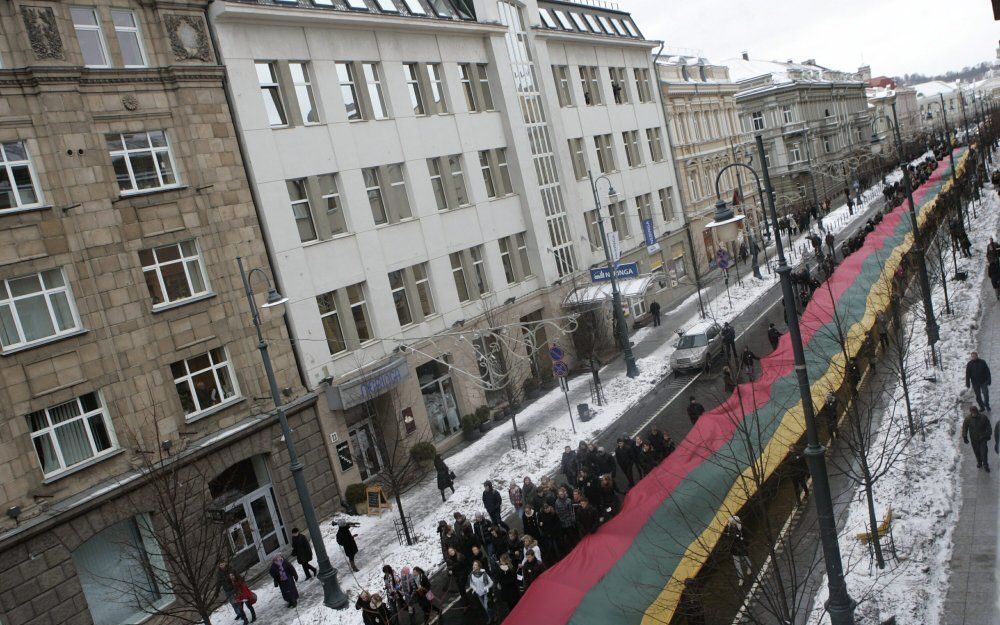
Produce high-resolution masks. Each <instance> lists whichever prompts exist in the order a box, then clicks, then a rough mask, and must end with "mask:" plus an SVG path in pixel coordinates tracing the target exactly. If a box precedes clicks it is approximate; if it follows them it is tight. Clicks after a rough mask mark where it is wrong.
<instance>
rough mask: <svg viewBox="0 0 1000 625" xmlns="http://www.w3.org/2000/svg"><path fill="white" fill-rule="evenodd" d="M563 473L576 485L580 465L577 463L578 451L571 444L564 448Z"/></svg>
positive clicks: (561, 463)
mask: <svg viewBox="0 0 1000 625" xmlns="http://www.w3.org/2000/svg"><path fill="white" fill-rule="evenodd" d="M560 468H562V472H563V474H564V475H565V476H566V481H567V482H569V485H570V486H576V474H577V473H579V472H580V465H579V464H578V463H577V459H576V452H575V451H573V448H572V447H570V446H569V445H566V447H565V449H563V455H562V461H561V462H560Z"/></svg>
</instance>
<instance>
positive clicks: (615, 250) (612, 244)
mask: <svg viewBox="0 0 1000 625" xmlns="http://www.w3.org/2000/svg"><path fill="white" fill-rule="evenodd" d="M605 238H607V240H608V254H609V255H610V256H611V262H613V263H617V262H618V261H620V260H621V259H622V243H621V240H620V239H619V238H618V233H617V232H615V231H614V230H612V231H611V232H609V233H607V234H606V235H605Z"/></svg>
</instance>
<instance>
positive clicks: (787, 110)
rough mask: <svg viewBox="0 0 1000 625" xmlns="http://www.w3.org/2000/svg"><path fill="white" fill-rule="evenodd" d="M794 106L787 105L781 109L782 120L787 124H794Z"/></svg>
mask: <svg viewBox="0 0 1000 625" xmlns="http://www.w3.org/2000/svg"><path fill="white" fill-rule="evenodd" d="M793 119H794V118H793V117H792V106H791V105H790V104H785V105H783V106H782V107H781V120H782V122H784V123H786V124H790V123H792V120H793Z"/></svg>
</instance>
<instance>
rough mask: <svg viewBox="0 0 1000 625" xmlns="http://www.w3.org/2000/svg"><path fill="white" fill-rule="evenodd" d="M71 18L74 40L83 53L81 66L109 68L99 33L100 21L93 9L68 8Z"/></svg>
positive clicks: (105, 45)
mask: <svg viewBox="0 0 1000 625" xmlns="http://www.w3.org/2000/svg"><path fill="white" fill-rule="evenodd" d="M69 12H70V16H71V17H72V18H73V29H74V30H75V31H76V40H77V42H78V43H79V44H80V52H82V53H83V64H84V66H86V67H110V66H111V63H110V62H109V57H108V46H107V43H105V41H104V33H103V32H101V21H100V20H99V19H98V17H97V9H95V8H94V7H70V9H69Z"/></svg>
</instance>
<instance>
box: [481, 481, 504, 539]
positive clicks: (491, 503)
mask: <svg viewBox="0 0 1000 625" xmlns="http://www.w3.org/2000/svg"><path fill="white" fill-rule="evenodd" d="M502 505H503V497H501V496H500V493H499V492H497V491H496V489H494V488H493V482H491V481H489V480H486V481H485V482H483V507H485V508H486V514H488V515H490V521H493V525H496V526H497V527H502V528H504V529H505V530H509V529H510V527H509V526H508V525H507V524H506V523H504V522H503V516H501V515H500V507H501V506H502Z"/></svg>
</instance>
